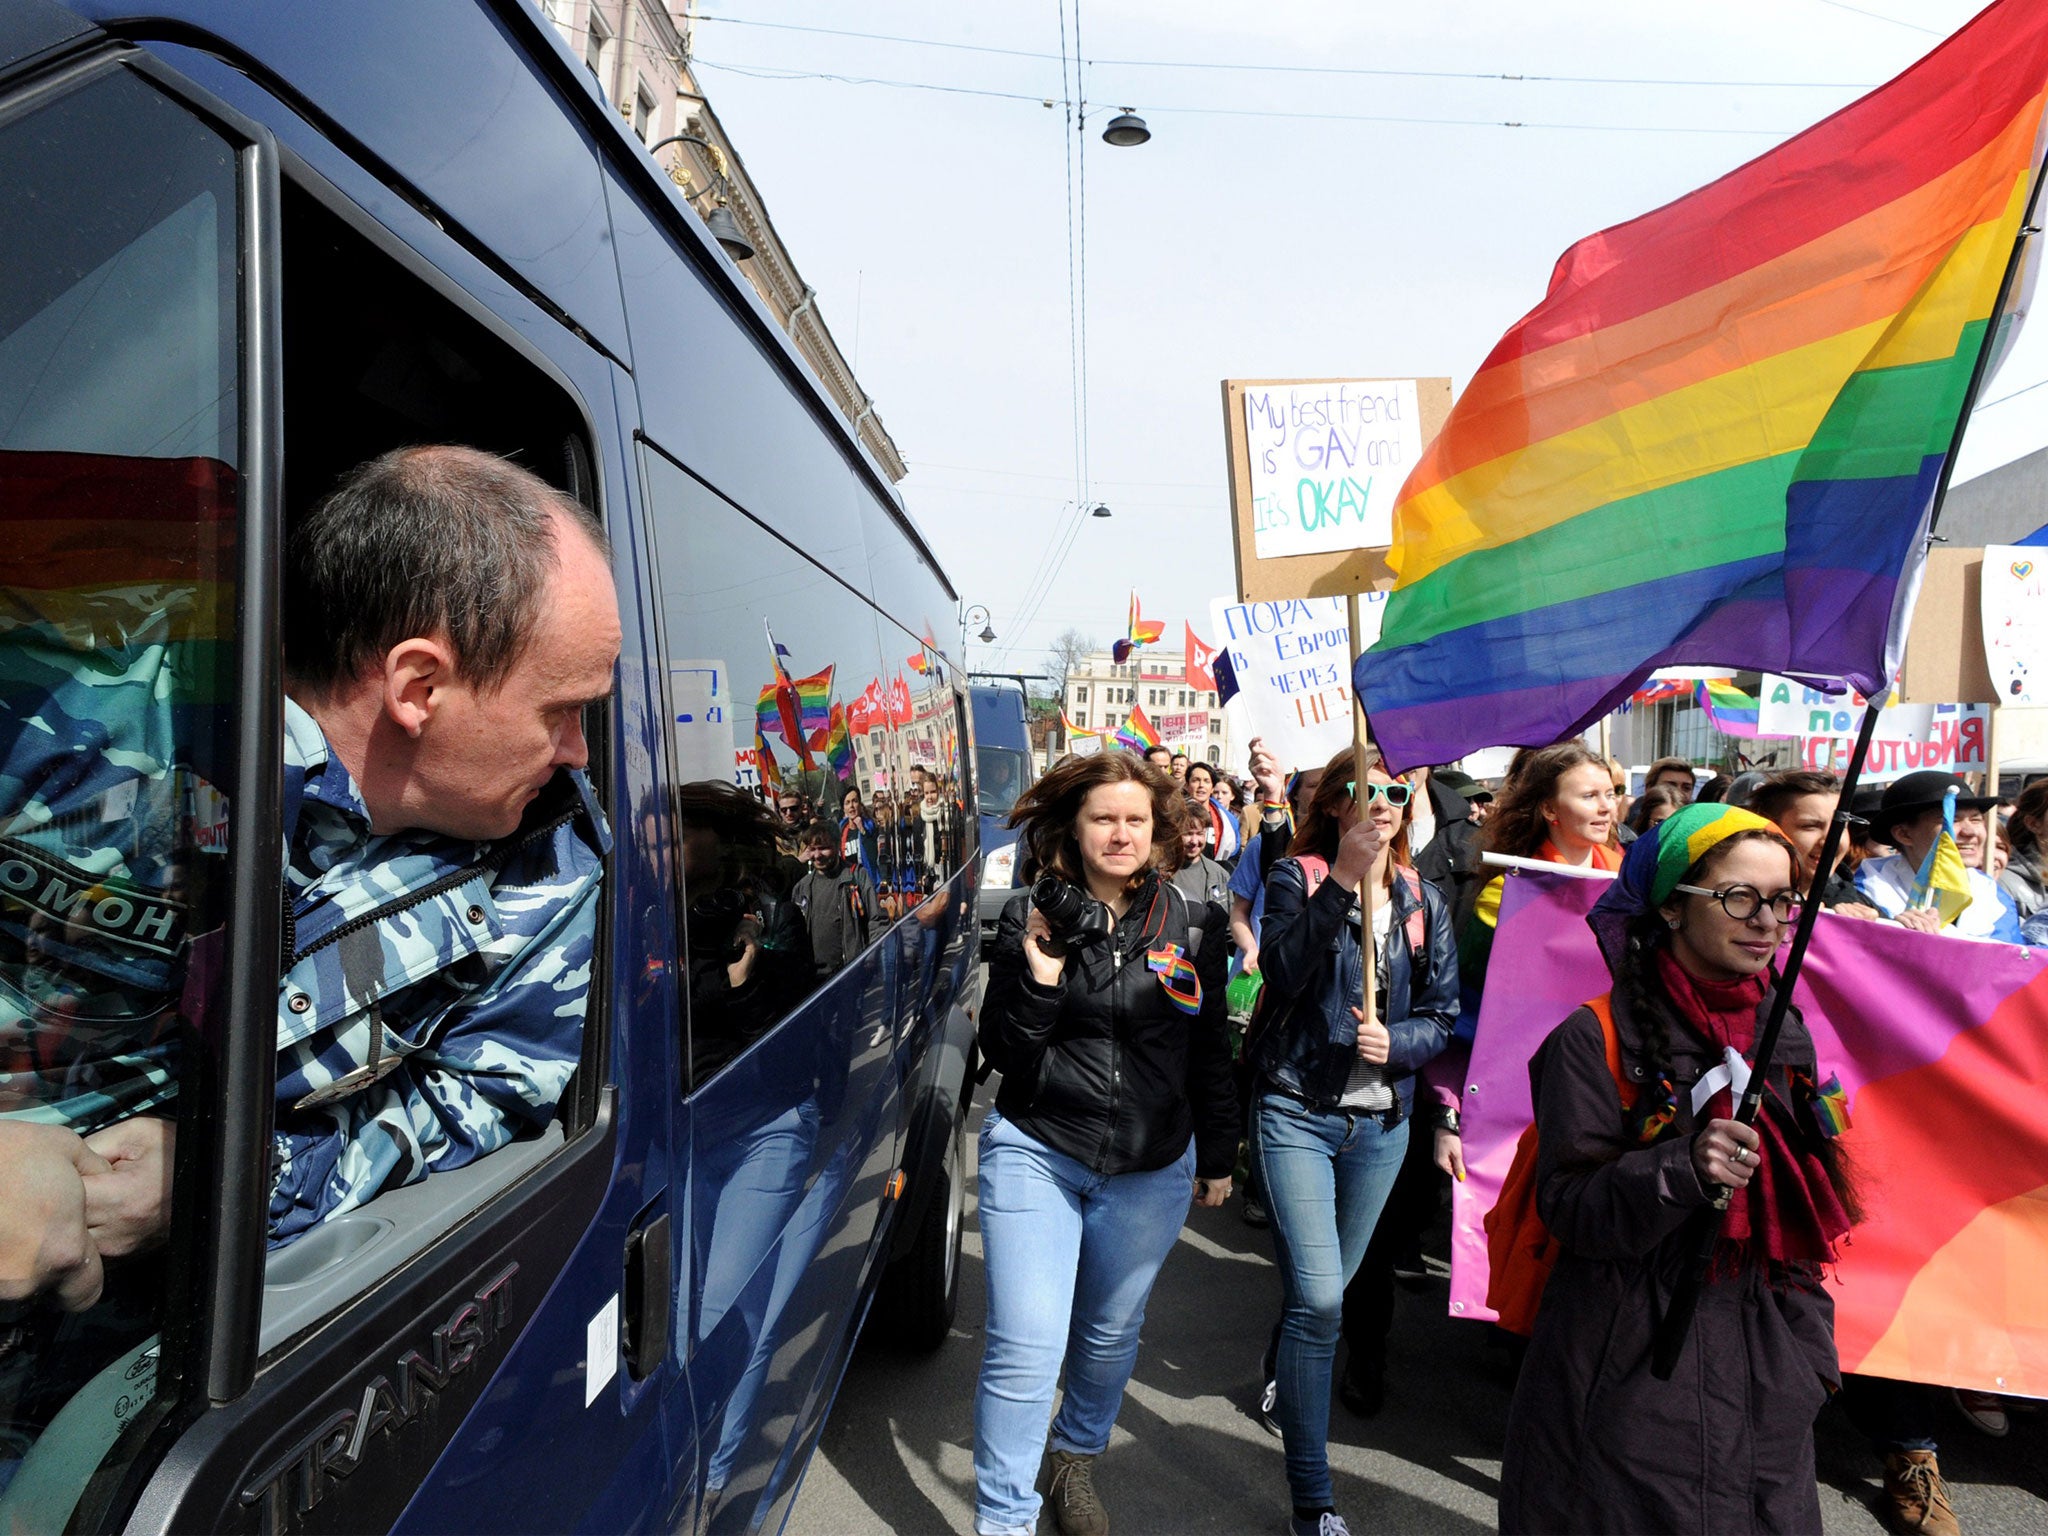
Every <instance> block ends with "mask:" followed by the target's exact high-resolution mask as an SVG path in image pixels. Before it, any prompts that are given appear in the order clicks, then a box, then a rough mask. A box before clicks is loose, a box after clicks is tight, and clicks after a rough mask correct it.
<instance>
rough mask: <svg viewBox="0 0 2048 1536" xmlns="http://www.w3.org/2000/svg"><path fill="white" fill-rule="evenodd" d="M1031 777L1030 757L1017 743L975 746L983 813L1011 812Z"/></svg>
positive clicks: (977, 803)
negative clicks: (1002, 745)
mask: <svg viewBox="0 0 2048 1536" xmlns="http://www.w3.org/2000/svg"><path fill="white" fill-rule="evenodd" d="M1030 779H1031V762H1030V759H1028V758H1027V757H1025V755H1024V754H1023V753H1022V752H1019V751H1018V750H1017V749H1016V748H1015V747H976V748H975V749H974V792H975V806H976V808H977V809H978V810H979V811H980V812H981V814H982V815H984V816H1007V815H1009V813H1010V807H1011V806H1013V805H1015V804H1016V803H1017V797H1018V796H1019V795H1021V794H1023V793H1024V786H1025V785H1026V784H1027V783H1029V782H1030Z"/></svg>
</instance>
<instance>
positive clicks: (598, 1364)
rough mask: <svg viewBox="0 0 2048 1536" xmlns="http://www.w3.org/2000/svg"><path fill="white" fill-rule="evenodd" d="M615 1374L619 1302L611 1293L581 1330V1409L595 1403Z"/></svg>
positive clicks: (617, 1356)
mask: <svg viewBox="0 0 2048 1536" xmlns="http://www.w3.org/2000/svg"><path fill="white" fill-rule="evenodd" d="M618 1374H619V1298H618V1295H617V1293H616V1292H614V1293H613V1295H612V1298H611V1300H610V1301H607V1302H606V1303H605V1304H604V1305H603V1306H602V1307H600V1308H599V1309H598V1313H597V1316H595V1317H593V1318H592V1319H591V1320H590V1321H589V1322H588V1323H586V1324H584V1327H583V1406H584V1407H586V1408H588V1407H589V1406H590V1405H591V1404H592V1403H594V1402H596V1401H597V1395H598V1394H599V1393H600V1392H602V1391H604V1389H605V1388H606V1387H607V1386H609V1385H610V1384H611V1380H612V1378H613V1377H614V1376H616V1375H618Z"/></svg>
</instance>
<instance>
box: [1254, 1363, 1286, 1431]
mask: <svg viewBox="0 0 2048 1536" xmlns="http://www.w3.org/2000/svg"><path fill="white" fill-rule="evenodd" d="M1279 1402H1280V1383H1279V1382H1278V1381H1277V1380H1276V1379H1274V1378H1273V1377H1271V1376H1268V1377H1267V1378H1266V1384H1265V1386H1263V1387H1261V1388H1260V1389H1259V1423H1260V1425H1261V1426H1262V1427H1263V1428H1264V1429H1265V1431H1266V1433H1267V1434H1269V1435H1271V1436H1272V1437H1273V1438H1274V1439H1275V1440H1278V1439H1279V1438H1280V1435H1281V1430H1280V1420H1279V1419H1278V1418H1277V1417H1276V1416H1275V1415H1274V1412H1273V1410H1274V1409H1275V1408H1276V1407H1277V1406H1279Z"/></svg>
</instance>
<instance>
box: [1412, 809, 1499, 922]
mask: <svg viewBox="0 0 2048 1536" xmlns="http://www.w3.org/2000/svg"><path fill="white" fill-rule="evenodd" d="M1429 808H1430V811H1431V813H1432V814H1434V815H1435V817H1436V832H1435V834H1434V835H1432V836H1431V838H1430V840H1429V841H1428V842H1427V843H1425V844H1423V846H1422V851H1421V852H1420V853H1418V854H1416V855H1415V872H1416V873H1417V874H1418V875H1420V876H1422V878H1423V879H1425V880H1427V881H1428V882H1429V883H1430V884H1432V885H1434V886H1435V887H1436V888H1437V889H1438V890H1440V891H1442V892H1443V893H1444V897H1445V899H1446V900H1448V901H1449V902H1450V904H1451V923H1452V931H1453V932H1454V933H1455V932H1458V931H1461V930H1462V929H1463V928H1464V926H1465V919H1466V918H1468V917H1470V916H1471V915H1472V905H1473V903H1474V902H1476V901H1478V900H1479V891H1480V888H1481V887H1482V886H1484V885H1485V884H1486V880H1487V869H1486V865H1485V864H1484V863H1483V862H1482V861H1481V853H1482V850H1481V848H1480V846H1479V831H1480V828H1479V823H1477V822H1476V821H1474V820H1473V819H1472V804H1471V802H1470V801H1468V800H1467V799H1466V798H1465V797H1464V796H1463V795H1461V794H1459V793H1458V792H1457V791H1456V790H1455V789H1452V788H1450V787H1449V786H1448V785H1445V784H1439V783H1438V782H1437V781H1436V775H1435V774H1431V775H1430V777H1429Z"/></svg>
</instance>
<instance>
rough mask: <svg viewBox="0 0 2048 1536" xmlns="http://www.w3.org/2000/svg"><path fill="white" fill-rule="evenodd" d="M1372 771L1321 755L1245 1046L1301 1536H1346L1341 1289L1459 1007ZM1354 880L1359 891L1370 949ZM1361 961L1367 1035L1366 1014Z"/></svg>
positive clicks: (1281, 1399)
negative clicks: (1338, 1431) (1336, 1438)
mask: <svg viewBox="0 0 2048 1536" xmlns="http://www.w3.org/2000/svg"><path fill="white" fill-rule="evenodd" d="M1367 764H1368V766H1367V769H1366V777H1365V782H1364V783H1363V784H1359V783H1357V782H1356V780H1355V779H1354V778H1353V775H1352V754H1351V749H1350V748H1348V747H1347V748H1346V749H1345V750H1344V751H1343V752H1341V753H1339V754H1338V755H1337V756H1336V757H1334V758H1332V759H1331V760H1330V763H1329V765H1328V767H1326V768H1325V769H1324V770H1323V776H1322V779H1321V780H1320V782H1318V784H1317V785H1316V789H1315V793H1314V794H1313V795H1312V796H1311V797H1310V800H1309V803H1308V807H1307V809H1306V811H1305V812H1304V813H1303V815H1302V818H1301V824H1300V826H1299V827H1297V828H1296V829H1295V833H1294V839H1293V841H1292V842H1291V843H1290V844H1289V846H1288V854H1287V857H1286V858H1284V859H1282V860H1281V861H1280V862H1279V863H1278V864H1277V865H1275V866H1274V868H1273V872H1272V874H1271V875H1270V876H1269V877H1268V878H1267V882H1266V913H1265V920H1264V922H1263V924H1262V925H1261V929H1260V937H1259V957H1260V964H1261V966H1262V967H1263V970H1264V974H1265V978H1266V1000H1265V1003H1264V1010H1265V1011H1264V1013H1263V1015H1262V1016H1261V1019H1260V1020H1258V1021H1255V1023H1254V1026H1253V1029H1254V1033H1253V1035H1252V1038H1250V1039H1247V1041H1246V1042H1245V1057H1246V1059H1247V1060H1248V1061H1249V1062H1250V1063H1251V1067H1252V1074H1253V1084H1254V1086H1253V1102H1252V1125H1251V1151H1252V1157H1253V1160H1254V1162H1255V1164H1256V1166H1257V1169H1258V1174H1259V1180H1260V1183H1261V1184H1262V1185H1263V1187H1264V1189H1265V1192H1266V1205H1267V1210H1268V1212H1269V1213H1270V1215H1271V1217H1272V1225H1273V1238H1274V1249H1275V1253H1276V1257H1277V1259H1278V1261H1279V1265H1280V1275H1281V1281H1282V1287H1283V1295H1284V1298H1285V1307H1284V1311H1283V1314H1282V1317H1281V1323H1280V1328H1279V1332H1278V1336H1277V1338H1276V1340H1275V1344H1274V1347H1273V1348H1272V1350H1271V1351H1269V1354H1268V1365H1269V1369H1268V1370H1267V1372H1266V1377H1265V1379H1266V1380H1267V1381H1268V1382H1269V1383H1272V1384H1273V1386H1274V1393H1273V1396H1274V1400H1273V1402H1272V1403H1271V1405H1270V1414H1271V1418H1272V1419H1273V1420H1275V1421H1277V1423H1278V1425H1279V1428H1280V1434H1281V1439H1282V1441H1283V1442H1284V1444H1285V1446H1286V1452H1287V1483H1288V1491H1289V1494H1290V1497H1291V1502H1292V1504H1293V1520H1292V1527H1291V1528H1292V1530H1293V1531H1294V1532H1295V1533H1296V1536H1346V1532H1347V1527H1346V1526H1345V1524H1344V1521H1343V1519H1342V1518H1341V1517H1340V1516H1339V1515H1338V1514H1337V1512H1336V1508H1335V1503H1336V1501H1335V1495H1334V1490H1333V1487H1332V1484H1331V1480H1330V1463H1329V1453H1328V1445H1327V1441H1328V1436H1329V1427H1330V1384H1331V1377H1332V1365H1333V1363H1334V1361H1335V1358H1336V1347H1337V1336H1338V1333H1339V1331H1340V1328H1341V1326H1342V1322H1343V1304H1344V1287H1345V1286H1346V1285H1347V1284H1349V1283H1350V1280H1351V1277H1352V1276H1353V1275H1354V1274H1356V1273H1357V1271H1358V1266H1359V1263H1360V1261H1361V1260H1362V1259H1363V1258H1364V1256H1365V1250H1366V1245H1367V1244H1368V1243H1369V1242H1370V1241H1371V1238H1372V1231H1373V1227H1374V1225H1375V1224H1376V1223H1377V1222H1378V1220H1379V1216H1380V1212H1381V1210H1382V1209H1383V1208H1384V1207H1385V1205H1386V1202H1387V1194H1388V1192H1389V1191H1390V1190H1391V1189H1392V1188H1393V1185H1394V1178H1395V1175H1396V1174H1397V1173H1399V1171H1400V1168H1401V1161H1402V1157H1403V1155H1404V1154H1405V1153H1406V1151H1407V1146H1408V1117H1409V1113H1410V1110H1411V1108H1412V1106H1413V1103H1414V1095H1415V1087H1414V1084H1415V1073H1416V1071H1417V1069H1419V1068H1420V1067H1421V1066H1422V1065H1423V1063H1424V1062H1426V1061H1428V1060H1429V1059H1430V1058H1431V1057H1433V1056H1435V1055H1436V1054H1437V1052H1439V1051H1441V1050H1442V1049H1443V1048H1444V1044H1445V1042H1447V1041H1448V1040H1449V1039H1450V1037H1451V1025H1452V1022H1453V1020H1454V1019H1455V1018H1456V1017H1457V1012H1458V955H1457V942H1456V938H1455V936H1454V935H1453V934H1452V932H1451V915H1450V909H1449V907H1448V905H1447V904H1446V903H1445V901H1444V898H1443V896H1442V894H1441V893H1440V892H1439V891H1438V890H1437V889H1436V887H1435V886H1433V885H1430V884H1429V883H1428V882H1426V881H1424V880H1422V879H1420V878H1418V877H1417V876H1416V873H1415V870H1414V867H1413V864H1412V862H1411V859H1410V855H1409V848H1408V841H1409V840H1408V835H1407V827H1408V816H1409V809H1410V807H1409V797H1410V790H1409V787H1408V786H1407V785H1406V784H1402V783H1398V782H1396V781H1395V780H1394V779H1393V777H1392V776H1391V775H1389V774H1388V773H1386V772H1385V770H1384V769H1382V768H1381V766H1380V762H1379V754H1378V753H1377V752H1373V751H1371V750H1370V749H1368V752H1367ZM1360 791H1363V793H1360ZM1361 884H1363V885H1365V886H1366V887H1367V888H1368V889H1369V890H1370V891H1371V894H1372V902H1371V916H1370V919H1369V921H1370V930H1369V934H1370V938H1369V942H1370V948H1369V949H1368V948H1367V942H1368V940H1367V929H1366V923H1367V921H1368V919H1367V918H1366V917H1365V915H1364V914H1363V913H1362V912H1361V910H1360V908H1359V904H1358V901H1357V899H1356V892H1357V890H1358V888H1359V886H1360V885H1361ZM1368 955H1370V956H1371V965H1372V971H1371V975H1372V976H1373V980H1374V995H1375V1007H1374V1010H1373V1017H1372V1020H1371V1022H1367V1021H1366V1018H1365V1012H1364V1009H1363V1007H1362V1006H1361V1004H1362V1002H1363V999H1364V989H1365V978H1366V975H1367V971H1366V965H1367V959H1366V957H1367V956H1368Z"/></svg>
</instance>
